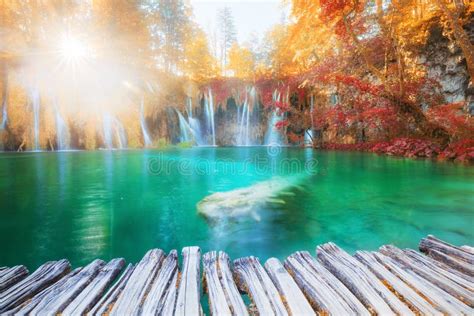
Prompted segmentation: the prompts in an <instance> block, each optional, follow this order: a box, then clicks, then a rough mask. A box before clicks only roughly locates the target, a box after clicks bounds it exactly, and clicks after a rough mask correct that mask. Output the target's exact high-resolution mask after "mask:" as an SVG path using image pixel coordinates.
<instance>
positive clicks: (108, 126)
mask: <svg viewBox="0 0 474 316" xmlns="http://www.w3.org/2000/svg"><path fill="white" fill-rule="evenodd" d="M102 127H103V129H104V144H105V148H107V149H112V148H113V147H114V144H113V141H112V118H111V117H110V115H109V114H105V115H104V119H103V124H102Z"/></svg>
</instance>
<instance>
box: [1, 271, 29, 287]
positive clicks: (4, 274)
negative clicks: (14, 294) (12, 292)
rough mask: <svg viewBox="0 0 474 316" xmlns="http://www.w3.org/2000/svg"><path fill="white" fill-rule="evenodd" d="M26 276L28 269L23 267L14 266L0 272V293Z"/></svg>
mask: <svg viewBox="0 0 474 316" xmlns="http://www.w3.org/2000/svg"><path fill="white" fill-rule="evenodd" d="M27 275H28V269H27V268H26V267H25V266H14V267H12V268H8V269H4V270H2V271H0V293H1V292H3V291H5V290H6V289H7V288H9V287H10V286H12V285H13V284H15V283H17V282H20V281H21V280H23V279H24V278H26V276H27Z"/></svg>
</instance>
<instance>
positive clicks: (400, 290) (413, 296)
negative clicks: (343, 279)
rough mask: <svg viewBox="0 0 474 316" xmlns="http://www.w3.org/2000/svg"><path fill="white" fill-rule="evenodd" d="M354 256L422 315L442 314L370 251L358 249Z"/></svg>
mask: <svg viewBox="0 0 474 316" xmlns="http://www.w3.org/2000/svg"><path fill="white" fill-rule="evenodd" d="M354 257H355V258H356V259H357V260H359V261H360V262H362V263H363V264H365V266H366V267H367V268H369V270H370V271H372V273H374V274H375V275H376V276H377V277H378V278H379V280H380V281H382V282H383V283H385V284H386V285H387V286H388V287H389V288H390V289H392V291H393V292H395V293H396V294H397V296H398V297H399V298H400V299H401V300H402V301H404V302H405V303H406V304H408V305H409V306H410V309H412V310H414V311H415V312H417V313H420V314H421V315H442V314H443V313H441V312H440V311H438V310H437V309H435V308H434V307H433V306H432V305H431V304H430V303H429V302H428V301H426V300H425V299H424V298H423V297H421V296H420V295H419V294H418V293H417V292H416V291H414V290H413V289H412V288H410V287H409V286H408V285H407V284H406V283H404V282H403V281H402V280H400V279H399V278H398V277H397V276H396V275H394V274H392V273H391V272H390V270H388V269H387V268H386V267H385V266H384V265H383V264H382V263H380V262H379V261H377V257H375V256H374V254H373V253H371V252H368V251H357V252H356V254H355V255H354Z"/></svg>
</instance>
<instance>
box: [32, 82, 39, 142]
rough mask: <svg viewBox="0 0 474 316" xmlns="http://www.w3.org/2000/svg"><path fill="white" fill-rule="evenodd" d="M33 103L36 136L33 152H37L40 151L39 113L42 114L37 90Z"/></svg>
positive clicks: (33, 96) (34, 91) (33, 93)
mask: <svg viewBox="0 0 474 316" xmlns="http://www.w3.org/2000/svg"><path fill="white" fill-rule="evenodd" d="M31 98H32V102H33V120H34V124H33V128H34V129H33V136H34V145H33V150H35V151H37V150H40V145H39V136H40V134H39V120H40V116H39V114H40V113H39V112H40V94H39V91H38V90H37V89H34V90H33V92H32V95H31Z"/></svg>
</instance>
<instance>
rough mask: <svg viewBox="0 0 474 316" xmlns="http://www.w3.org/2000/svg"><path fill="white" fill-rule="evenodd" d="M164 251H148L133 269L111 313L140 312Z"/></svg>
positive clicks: (130, 313)
mask: <svg viewBox="0 0 474 316" xmlns="http://www.w3.org/2000/svg"><path fill="white" fill-rule="evenodd" d="M163 258H164V253H163V251H162V250H160V249H152V250H150V251H148V252H147V253H146V254H145V256H144V257H143V259H142V260H141V261H140V262H139V263H138V264H137V266H136V267H135V269H134V270H133V273H132V275H131V276H130V279H129V280H128V282H127V284H126V285H125V288H124V289H123V291H122V292H121V293H120V296H119V298H118V299H117V302H116V303H115V304H114V306H113V307H112V310H111V311H110V315H120V316H121V315H132V314H134V315H135V314H138V313H139V312H140V308H141V305H142V302H143V300H144V298H145V296H146V294H147V293H148V290H149V289H150V286H151V284H152V282H153V280H154V278H155V276H156V273H157V272H158V270H159V268H160V265H161V262H162V261H163Z"/></svg>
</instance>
